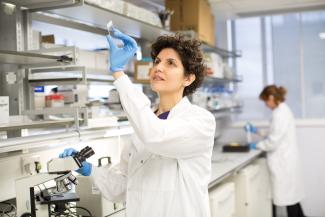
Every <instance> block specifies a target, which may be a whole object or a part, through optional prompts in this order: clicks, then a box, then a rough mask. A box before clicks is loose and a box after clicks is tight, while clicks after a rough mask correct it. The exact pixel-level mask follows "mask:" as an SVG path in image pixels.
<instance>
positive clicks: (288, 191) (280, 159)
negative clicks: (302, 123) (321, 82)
mask: <svg viewBox="0 0 325 217" xmlns="http://www.w3.org/2000/svg"><path fill="white" fill-rule="evenodd" d="M257 148H259V149H262V150H264V151H266V152H267V163H268V167H269V170H270V176H271V185H272V195H273V202H274V204H275V205H277V206H288V205H293V204H296V203H298V202H300V201H301V200H302V198H303V197H304V191H303V183H302V176H301V172H300V168H301V166H300V160H299V153H298V145H297V141H296V126H295V120H294V117H293V114H292V112H291V110H290V108H289V107H288V106H287V105H286V104H285V103H280V104H279V106H278V107H277V108H276V109H274V110H273V113H272V121H271V126H270V132H269V135H268V137H267V138H266V139H265V140H263V141H261V142H259V143H258V144H257Z"/></svg>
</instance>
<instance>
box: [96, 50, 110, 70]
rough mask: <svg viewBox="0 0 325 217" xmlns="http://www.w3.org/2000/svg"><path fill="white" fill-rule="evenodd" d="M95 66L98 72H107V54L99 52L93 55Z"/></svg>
mask: <svg viewBox="0 0 325 217" xmlns="http://www.w3.org/2000/svg"><path fill="white" fill-rule="evenodd" d="M95 65H96V69H97V70H98V71H104V72H106V73H107V72H108V69H109V64H108V52H107V51H101V52H96V53H95Z"/></svg>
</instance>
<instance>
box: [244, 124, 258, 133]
mask: <svg viewBox="0 0 325 217" xmlns="http://www.w3.org/2000/svg"><path fill="white" fill-rule="evenodd" d="M244 129H245V131H246V132H251V133H254V134H257V133H258V129H257V128H256V127H255V126H253V125H252V124H251V123H246V125H245V127H244Z"/></svg>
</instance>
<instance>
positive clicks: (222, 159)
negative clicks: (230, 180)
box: [209, 145, 263, 188]
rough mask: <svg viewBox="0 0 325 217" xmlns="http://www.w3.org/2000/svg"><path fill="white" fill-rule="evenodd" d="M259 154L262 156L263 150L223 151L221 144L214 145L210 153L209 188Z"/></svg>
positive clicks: (234, 172)
mask: <svg viewBox="0 0 325 217" xmlns="http://www.w3.org/2000/svg"><path fill="white" fill-rule="evenodd" d="M261 156H263V152H262V151H260V150H250V151H249V152H241V153H240V152H239V153H234V152H231V153H229V152H228V153H225V152H222V147H221V145H215V147H214V149H213V154H212V164H211V180H210V183H209V188H212V187H214V186H216V185H217V184H219V183H221V182H222V181H223V180H225V179H226V178H227V177H230V176H231V175H234V174H236V173H237V172H238V171H239V170H241V169H242V168H244V167H245V166H247V165H249V164H250V163H251V162H253V161H254V160H256V159H257V158H259V157H261Z"/></svg>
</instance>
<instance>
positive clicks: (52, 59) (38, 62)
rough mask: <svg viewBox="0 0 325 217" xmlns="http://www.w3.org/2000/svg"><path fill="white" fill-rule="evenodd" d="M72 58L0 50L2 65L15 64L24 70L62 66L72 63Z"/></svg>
mask: <svg viewBox="0 0 325 217" xmlns="http://www.w3.org/2000/svg"><path fill="white" fill-rule="evenodd" d="M71 61H72V58H69V57H67V56H53V55H44V54H38V53H32V52H20V51H6V50H0V63H3V64H15V65H19V66H21V67H22V68H31V67H41V66H49V65H62V64H66V63H70V62H71Z"/></svg>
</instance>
